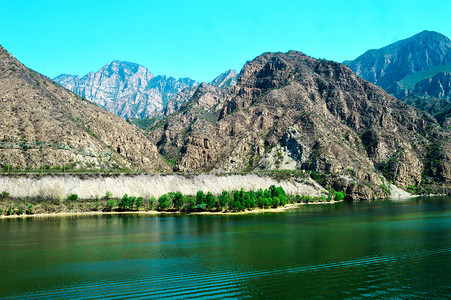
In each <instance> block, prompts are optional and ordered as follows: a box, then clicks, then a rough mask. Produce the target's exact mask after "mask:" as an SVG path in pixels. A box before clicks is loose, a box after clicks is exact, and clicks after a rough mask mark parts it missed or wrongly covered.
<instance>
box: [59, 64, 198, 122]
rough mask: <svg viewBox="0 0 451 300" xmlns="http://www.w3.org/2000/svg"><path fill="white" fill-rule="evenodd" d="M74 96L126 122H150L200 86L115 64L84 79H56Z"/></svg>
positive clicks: (138, 66) (68, 76)
mask: <svg viewBox="0 0 451 300" xmlns="http://www.w3.org/2000/svg"><path fill="white" fill-rule="evenodd" d="M54 80H55V81H56V82H58V83H59V84H61V85H62V86H64V87H65V88H67V89H69V90H71V91H73V92H74V93H76V94H78V95H80V96H82V97H84V98H86V99H88V100H90V101H92V102H94V103H96V104H97V105H99V106H101V107H103V108H105V109H106V110H108V111H110V112H112V113H114V114H116V115H118V116H120V117H123V118H140V119H142V118H146V117H149V116H151V115H152V114H154V113H155V112H160V111H162V110H163V108H164V107H165V106H166V104H167V102H168V101H169V99H171V98H172V97H173V96H174V95H176V94H177V93H178V92H180V91H182V90H183V89H185V88H189V87H193V86H196V85H197V83H196V82H195V81H194V80H192V79H189V78H180V79H178V80H177V79H175V78H173V77H167V76H156V77H155V76H154V75H153V74H152V73H150V72H149V70H147V69H146V68H144V67H143V66H141V65H138V64H135V63H130V62H123V61H113V62H111V63H109V64H107V65H105V66H104V67H103V68H101V69H100V70H99V71H97V72H96V73H93V72H90V73H88V74H86V75H85V76H83V77H81V78H80V77H79V76H74V75H67V74H62V75H60V76H58V77H56V78H55V79H54Z"/></svg>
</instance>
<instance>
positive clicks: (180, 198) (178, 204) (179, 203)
mask: <svg viewBox="0 0 451 300" xmlns="http://www.w3.org/2000/svg"><path fill="white" fill-rule="evenodd" d="M172 203H173V204H174V208H175V209H176V210H181V209H182V208H183V206H185V203H186V197H185V196H184V195H183V194H182V193H181V192H176V193H175V194H174V196H173V199H172Z"/></svg>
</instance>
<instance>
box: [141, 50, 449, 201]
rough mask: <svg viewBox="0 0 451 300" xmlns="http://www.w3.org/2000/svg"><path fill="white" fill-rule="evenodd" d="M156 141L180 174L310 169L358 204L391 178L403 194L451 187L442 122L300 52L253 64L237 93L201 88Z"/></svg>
mask: <svg viewBox="0 0 451 300" xmlns="http://www.w3.org/2000/svg"><path fill="white" fill-rule="evenodd" d="M148 135H149V138H150V139H151V140H152V141H154V142H155V143H156V144H157V146H158V149H159V151H160V153H161V154H163V155H165V156H166V157H167V159H168V160H170V161H173V163H174V170H180V171H205V170H218V171H244V170H253V169H293V168H302V169H308V170H312V171H315V172H317V173H327V174H332V175H333V178H335V179H334V180H331V181H330V182H329V183H328V184H329V185H330V186H331V187H334V188H336V189H345V190H346V191H347V192H348V194H350V195H352V197H355V198H371V197H374V196H382V195H384V193H385V192H386V191H385V190H384V188H383V187H384V186H385V181H384V179H383V177H382V176H383V175H384V176H385V177H386V178H387V179H389V180H391V181H393V182H395V183H396V184H398V185H400V186H402V187H407V186H409V185H418V184H420V182H422V180H424V178H425V177H428V178H429V177H430V178H432V179H431V180H435V181H440V182H444V183H445V184H449V183H450V180H451V164H450V161H451V159H450V158H451V149H450V143H449V141H450V139H449V132H446V131H444V130H443V129H440V128H439V126H438V124H437V122H436V120H435V119H433V118H432V117H430V116H429V115H428V114H426V113H423V112H420V111H418V110H416V109H414V108H412V107H410V106H408V105H406V104H404V103H402V102H400V101H398V100H397V99H396V98H394V97H392V96H391V95H389V94H387V93H386V92H385V91H384V90H382V89H381V88H379V87H377V86H374V85H373V84H371V83H369V82H367V81H365V80H362V79H360V78H359V77H357V76H356V75H355V74H354V73H353V72H352V71H351V70H350V69H348V68H347V67H345V66H343V65H341V64H338V63H334V62H330V61H325V60H316V59H313V58H311V57H308V56H306V55H304V54H302V53H300V52H295V51H290V52H288V53H286V54H280V53H278V54H275V53H265V54H263V55H261V56H259V57H257V58H256V59H254V60H253V61H250V62H248V63H247V64H246V65H245V66H244V68H243V69H242V70H241V72H240V75H239V78H238V81H237V84H236V86H234V87H231V88H229V89H220V88H218V87H215V86H212V85H209V84H205V83H203V84H201V85H200V86H199V88H198V89H197V90H196V92H195V93H194V95H193V97H192V98H191V99H190V100H189V101H188V102H187V103H185V104H184V105H182V106H181V107H180V108H179V110H178V111H176V112H175V113H174V114H172V115H170V116H168V117H167V118H165V119H164V120H162V121H161V122H160V123H158V124H157V125H156V126H155V127H154V128H153V129H152V130H150V131H149V133H148ZM438 144H439V146H438V148H437V147H435V145H438ZM432 149H435V150H437V151H436V152H434V151H435V150H434V151H433V150H432ZM432 152H434V154H432ZM432 156H433V157H435V158H434V159H436V161H435V162H432V160H431V157H432ZM436 162H439V163H437V164H436Z"/></svg>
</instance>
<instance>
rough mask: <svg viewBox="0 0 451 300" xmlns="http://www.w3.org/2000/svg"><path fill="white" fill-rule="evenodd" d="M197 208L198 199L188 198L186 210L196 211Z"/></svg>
mask: <svg viewBox="0 0 451 300" xmlns="http://www.w3.org/2000/svg"><path fill="white" fill-rule="evenodd" d="M195 207H196V197H188V199H186V205H185V210H187V211H194V209H195Z"/></svg>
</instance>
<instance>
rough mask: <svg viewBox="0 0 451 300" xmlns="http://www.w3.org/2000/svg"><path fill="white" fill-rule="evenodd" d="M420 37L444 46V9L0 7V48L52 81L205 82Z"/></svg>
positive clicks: (182, 4) (67, 0) (449, 16)
mask: <svg viewBox="0 0 451 300" xmlns="http://www.w3.org/2000/svg"><path fill="white" fill-rule="evenodd" d="M423 30H433V31H438V32H440V33H442V34H444V35H446V36H448V37H451V1H450V0H438V1H437V0H425V1H416V0H409V1H402V0H401V1H396V0H391V1H387V0H378V1H375V0H372V1H365V0H363V1H345V0H329V1H326V0H316V1H301V0H298V1H283V0H279V1H265V0H258V1H246V0H241V1H234V0H232V1H231V0H227V1H224V0H223V1H214V0H210V1H189V0H180V1H172V0H160V1H151V0H149V1H133V0H129V1H118V0H109V1H103V0H90V1H84V0H78V1H71V0H64V1H63V0H58V1H50V0H48V1H47V0H42V1H39V0H34V1H21V0H0V44H1V45H2V46H3V47H5V48H6V49H7V50H8V51H9V52H10V53H12V54H13V55H14V56H16V57H17V58H18V59H19V60H20V61H22V62H23V63H24V64H25V65H27V66H28V67H30V68H32V69H34V70H36V71H38V72H40V73H43V74H44V75H47V76H49V77H51V78H53V77H55V76H57V75H59V74H61V73H69V74H77V75H84V74H86V73H88V72H89V71H97V70H98V69H100V68H101V67H102V66H103V65H105V64H106V63H108V62H110V61H112V60H115V59H118V60H126V61H131V62H136V63H139V64H142V65H144V66H145V67H147V68H148V69H149V70H150V71H151V72H152V73H154V74H166V75H172V76H175V77H191V78H193V79H195V80H198V81H210V80H212V79H213V78H214V77H215V76H216V75H218V74H219V73H221V72H223V71H225V70H227V69H237V70H240V69H241V67H242V66H243V64H244V63H245V62H246V61H247V60H251V59H253V58H255V57H256V56H258V55H259V54H261V53H263V52H267V51H288V50H299V51H302V52H304V53H306V54H308V55H311V56H313V57H317V58H326V59H330V60H335V61H338V62H342V61H343V60H346V59H354V58H356V57H357V56H358V55H360V54H362V53H363V52H364V51H366V50H368V49H372V48H380V47H382V46H385V45H387V44H390V43H392V42H395V41H397V40H399V39H403V38H407V37H410V36H412V35H414V34H416V33H418V32H421V31H423Z"/></svg>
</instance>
